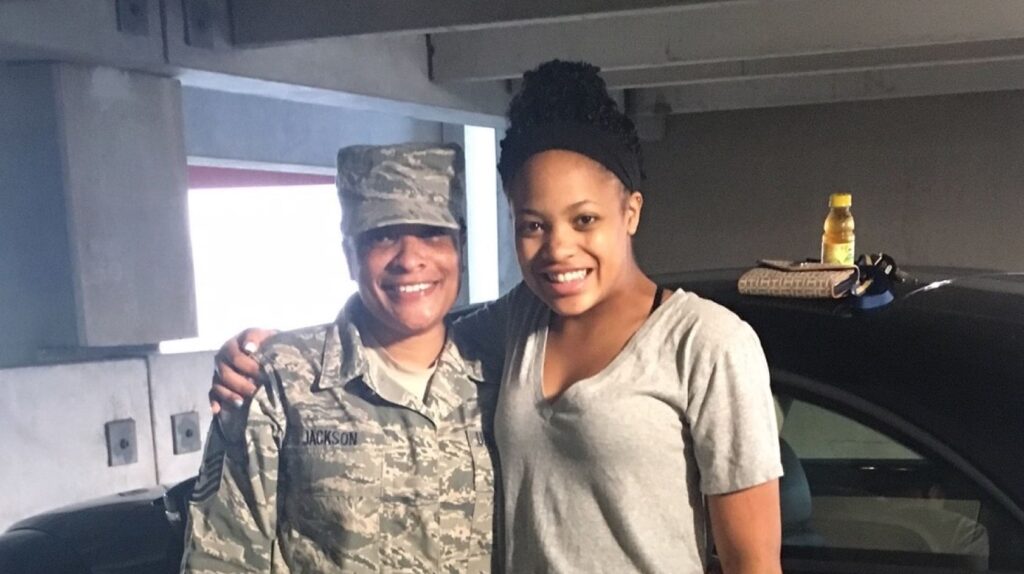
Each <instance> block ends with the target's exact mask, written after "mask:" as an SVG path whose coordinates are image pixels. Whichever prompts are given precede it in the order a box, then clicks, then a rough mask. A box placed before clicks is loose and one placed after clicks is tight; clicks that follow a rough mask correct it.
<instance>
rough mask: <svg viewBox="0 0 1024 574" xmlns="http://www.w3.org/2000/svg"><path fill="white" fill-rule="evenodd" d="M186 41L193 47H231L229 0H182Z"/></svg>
mask: <svg viewBox="0 0 1024 574" xmlns="http://www.w3.org/2000/svg"><path fill="white" fill-rule="evenodd" d="M181 11H182V14H184V17H185V43H186V44H188V45H189V46H192V47H193V48H207V49H211V50H213V49H226V48H231V47H232V45H231V17H230V8H229V7H228V0H181Z"/></svg>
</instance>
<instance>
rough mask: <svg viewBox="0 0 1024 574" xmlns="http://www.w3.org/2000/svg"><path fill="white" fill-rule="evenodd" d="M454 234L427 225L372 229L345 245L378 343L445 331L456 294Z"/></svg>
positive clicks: (453, 232) (457, 253) (457, 254)
mask: <svg viewBox="0 0 1024 574" xmlns="http://www.w3.org/2000/svg"><path fill="white" fill-rule="evenodd" d="M457 233H458V232H457V231H454V230H451V229H444V228H441V227H433V226H429V225H391V226H388V227H382V228H379V229H372V230H370V231H367V232H365V233H363V234H361V235H359V236H358V237H356V238H355V240H354V241H353V243H351V244H349V245H348V257H349V261H350V262H352V263H353V264H352V265H351V271H352V276H353V278H355V279H356V281H357V282H358V283H359V296H360V298H361V299H362V301H363V304H364V305H365V306H366V309H367V310H368V311H369V314H370V316H371V317H372V320H373V325H372V327H373V328H374V331H375V332H374V334H375V336H377V338H378V340H380V341H381V342H384V343H386V342H387V341H392V340H398V339H403V338H406V337H409V336H414V335H422V334H426V333H428V332H430V331H431V330H436V329H442V330H443V329H444V316H445V314H447V313H448V311H449V310H451V308H452V305H454V304H455V299H456V297H457V296H458V294H459V246H458V242H457Z"/></svg>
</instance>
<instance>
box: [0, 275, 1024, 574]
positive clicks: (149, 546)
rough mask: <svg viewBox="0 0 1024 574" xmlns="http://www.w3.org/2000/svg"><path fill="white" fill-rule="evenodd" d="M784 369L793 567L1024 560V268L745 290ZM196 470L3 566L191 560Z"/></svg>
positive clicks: (1009, 564) (775, 379) (1010, 566)
mask: <svg viewBox="0 0 1024 574" xmlns="http://www.w3.org/2000/svg"><path fill="white" fill-rule="evenodd" d="M738 276H739V271H716V272H707V273H686V274H681V275H675V276H666V277H659V278H658V279H659V281H660V282H661V283H662V284H664V285H667V286H682V287H684V288H686V289H688V290H691V291H695V292H697V293H699V294H701V295H703V296H705V297H708V298H710V299H713V300H715V301H718V302H719V303H721V304H723V305H725V306H727V307H729V308H730V309H732V310H733V311H735V312H736V313H737V314H739V315H740V316H741V317H742V318H743V319H745V320H746V321H747V322H749V323H750V324H751V325H752V326H753V327H754V329H755V330H756V331H757V333H758V335H759V336H760V338H761V343H762V344H763V346H764V349H765V353H766V354H767V357H768V362H769V365H770V367H771V370H772V385H773V389H774V392H775V396H776V403H777V411H778V415H779V421H780V443H781V447H782V454H783V465H784V468H785V472H786V476H785V477H784V478H783V480H782V482H781V496H782V517H783V567H784V570H785V571H786V572H805V573H811V572H821V573H826V572H828V573H832V572H857V573H874V572H878V573H889V572H893V573H895V572H900V573H902V572H921V573H932V572H935V573H939V572H963V571H978V572H989V571H991V572H1024V274H1008V273H980V272H970V271H966V270H953V269H945V270H943V269H916V270H912V272H911V277H912V278H911V279H910V280H908V281H907V282H905V283H904V284H900V285H897V286H896V288H895V291H896V298H895V300H894V301H893V302H892V303H890V304H888V305H884V306H881V307H878V308H873V309H861V308H859V307H858V306H857V305H856V304H855V301H854V300H852V299H843V300H836V301H832V300H796V299H781V298H771V297H751V296H743V295H740V294H738V293H737V291H736V287H735V286H736V280H737V278H738ZM190 488H191V483H190V482H186V483H183V484H181V485H178V486H176V487H174V488H173V489H171V490H170V491H167V492H164V490H163V489H158V490H154V491H147V492H142V493H135V494H131V495H128V496H121V497H114V498H108V499H104V500H101V501H97V502H96V503H94V504H91V505H80V506H78V507H74V508H70V509H65V510H59V511H55V512H52V513H48V514H44V515H41V516H37V517H33V518H30V519H27V520H24V521H22V522H20V523H18V524H16V525H14V526H13V527H11V529H9V530H8V531H7V533H5V534H4V535H3V536H2V537H0V572H4V573H12V574H13V573H22V572H46V573H50V574H61V573H78V572H93V573H98V572H105V573H106V572H110V573H113V572H117V573H121V572H125V573H127V572H133V573H146V572H154V573H156V572H160V573H163V572H175V571H176V569H177V563H178V561H179V560H180V556H181V552H182V544H181V536H182V532H183V526H182V522H181V518H182V516H183V513H182V509H183V504H184V501H185V500H186V499H187V494H188V491H189V489H190Z"/></svg>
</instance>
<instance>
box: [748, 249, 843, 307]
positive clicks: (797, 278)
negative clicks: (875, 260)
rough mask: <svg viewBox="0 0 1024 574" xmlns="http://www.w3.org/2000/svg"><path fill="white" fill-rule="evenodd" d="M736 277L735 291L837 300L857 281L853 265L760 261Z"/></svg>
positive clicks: (772, 295) (770, 295) (774, 260)
mask: <svg viewBox="0 0 1024 574" xmlns="http://www.w3.org/2000/svg"><path fill="white" fill-rule="evenodd" d="M757 265H758V266H757V267H754V268H753V269H750V270H748V271H747V272H746V273H744V274H743V275H742V276H740V280H739V284H738V285H737V287H738V288H739V292H740V293H743V294H744V295H764V296H768V297H800V298H805V299H838V298H840V297H845V296H847V295H849V294H850V292H851V291H852V290H853V288H854V287H856V285H857V281H858V280H859V278H860V272H859V271H858V269H857V266H856V265H833V264H830V263H816V262H805V261H782V260H776V259H763V260H761V261H758V262H757Z"/></svg>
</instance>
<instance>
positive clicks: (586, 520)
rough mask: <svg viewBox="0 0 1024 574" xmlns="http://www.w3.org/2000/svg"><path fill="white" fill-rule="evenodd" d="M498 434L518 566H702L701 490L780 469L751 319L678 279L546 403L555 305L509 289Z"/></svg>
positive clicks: (513, 559) (759, 478)
mask: <svg viewBox="0 0 1024 574" xmlns="http://www.w3.org/2000/svg"><path fill="white" fill-rule="evenodd" d="M503 304H504V305H505V306H506V311H507V312H506V317H505V319H506V320H507V321H508V323H507V327H508V330H507V334H508V335H509V337H510V338H509V340H508V345H507V346H506V352H507V354H506V356H505V361H504V365H503V366H504V375H503V377H502V388H501V394H500V397H499V400H498V410H497V414H496V417H495V434H496V438H497V442H498V449H499V453H500V457H501V467H502V473H503V478H502V483H503V486H504V499H505V505H504V510H505V513H504V514H505V517H504V528H505V544H506V548H505V555H506V558H507V562H506V568H507V571H509V572H560V573H561V572H588V573H590V572H615V573H625V572H673V573H680V572H683V573H689V572H695V573H696V572H703V571H704V566H705V564H704V563H705V559H706V558H705V528H706V527H707V525H706V524H705V516H706V514H705V511H704V503H703V496H704V495H713V494H722V493H727V492H734V491H737V490H742V489H744V488H747V487H751V486H755V485H758V484H762V483H764V482H767V481H769V480H772V479H774V478H777V477H779V476H780V475H781V474H782V466H781V463H780V458H779V443H778V432H777V429H776V421H775V412H774V406H773V402H772V397H771V391H770V389H769V375H768V367H767V364H766V362H765V358H764V353H763V352H762V350H761V346H760V342H759V341H758V339H757V336H756V335H755V334H754V331H753V329H751V328H750V326H749V325H747V324H746V323H745V322H743V321H741V320H740V319H739V318H738V317H736V315H734V314H733V313H732V312H730V311H729V310H727V309H725V308H724V307H721V306H720V305H718V304H716V303H713V302H711V301H708V300H705V299H702V298H700V297H698V296H697V295H694V294H692V293H688V292H684V291H682V290H679V291H676V292H675V293H673V294H672V296H671V297H669V298H668V299H667V300H666V301H665V302H664V303H663V304H662V305H661V307H659V308H658V309H657V310H656V311H655V312H654V313H653V314H652V315H651V316H650V317H649V318H648V319H647V321H646V322H645V323H644V324H643V325H642V326H641V327H640V329H639V330H638V331H637V332H636V333H635V334H634V336H633V337H632V339H631V340H630V341H629V342H628V343H627V345H626V346H625V347H624V348H623V350H622V351H621V352H620V353H619V354H618V355H617V356H616V357H615V358H614V359H613V360H612V361H611V363H609V364H608V365H607V367H605V368H604V369H603V370H601V371H600V372H599V373H597V374H596V375H594V376H592V377H589V378H587V379H584V380H581V381H578V382H576V383H575V384H573V385H572V386H571V387H569V388H568V389H567V390H566V391H565V392H564V393H563V394H562V395H561V396H560V397H558V398H557V399H555V400H552V401H549V400H547V399H545V398H544V396H543V391H542V387H541V381H542V373H543V365H544V346H545V341H546V338H547V325H548V322H549V320H550V314H551V312H550V310H549V309H548V308H547V307H546V306H545V305H544V304H543V303H542V302H541V301H540V300H539V299H537V298H536V297H535V296H533V295H532V294H531V293H530V292H529V291H528V290H526V289H525V288H523V287H522V286H520V287H519V288H517V289H516V290H514V291H513V292H512V293H510V294H509V296H507V298H506V300H505V301H504V302H503Z"/></svg>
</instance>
